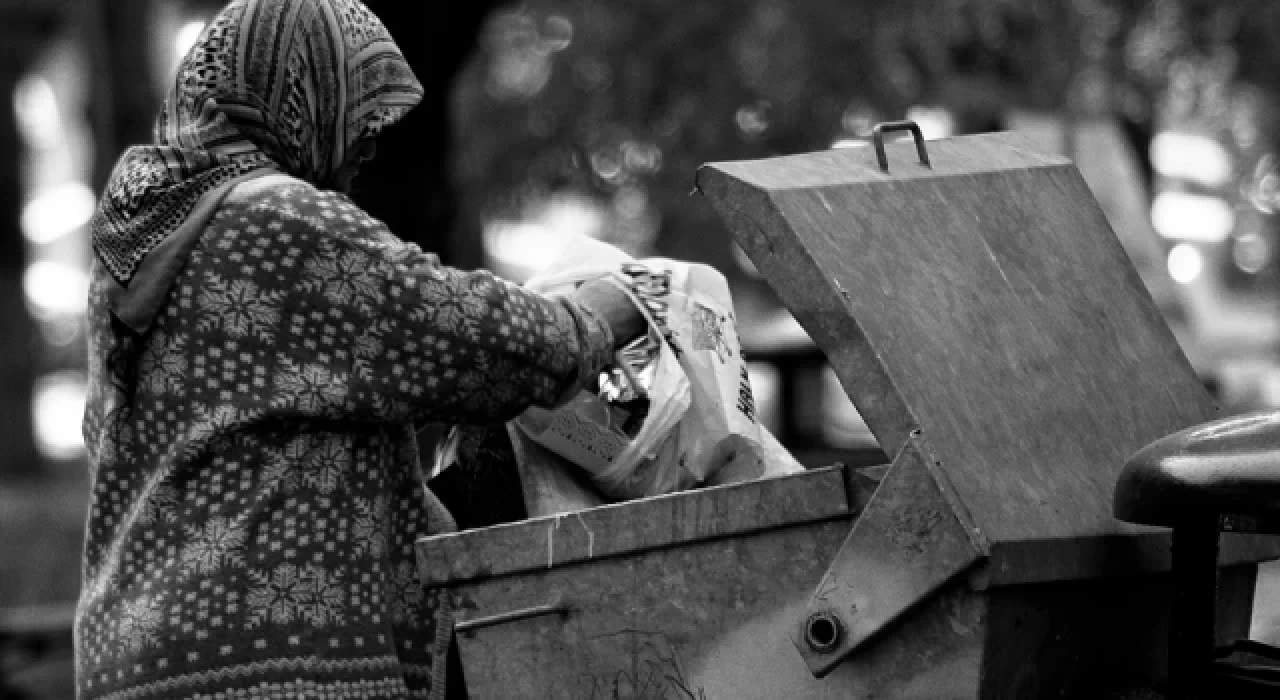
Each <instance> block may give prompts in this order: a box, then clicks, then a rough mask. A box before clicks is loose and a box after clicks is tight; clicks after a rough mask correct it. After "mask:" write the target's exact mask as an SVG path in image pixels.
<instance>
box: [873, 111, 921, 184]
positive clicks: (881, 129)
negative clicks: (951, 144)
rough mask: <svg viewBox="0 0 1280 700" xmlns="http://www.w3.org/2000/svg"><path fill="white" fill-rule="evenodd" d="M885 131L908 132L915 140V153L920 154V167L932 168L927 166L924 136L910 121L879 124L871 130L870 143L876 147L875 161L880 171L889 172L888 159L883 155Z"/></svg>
mask: <svg viewBox="0 0 1280 700" xmlns="http://www.w3.org/2000/svg"><path fill="white" fill-rule="evenodd" d="M887 131H910V132H911V135H912V136H914V137H915V139H916V153H918V154H920V165H923V166H924V167H926V168H932V167H933V166H932V165H930V164H929V151H927V150H925V147H924V134H922V133H920V126H919V125H918V124H916V123H915V122H912V121H901V122H881V123H880V124H876V126H875V128H874V129H872V130H871V141H872V143H874V144H875V147H876V160H877V161H879V162H880V170H882V171H884V172H886V173H888V172H889V157H888V156H887V155H885V153H884V134H885V132H887Z"/></svg>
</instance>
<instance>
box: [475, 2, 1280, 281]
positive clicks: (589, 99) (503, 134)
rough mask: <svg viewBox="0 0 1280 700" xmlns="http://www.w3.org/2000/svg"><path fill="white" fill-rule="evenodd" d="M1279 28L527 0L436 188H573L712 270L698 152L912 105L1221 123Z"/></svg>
mask: <svg viewBox="0 0 1280 700" xmlns="http://www.w3.org/2000/svg"><path fill="white" fill-rule="evenodd" d="M1277 29H1280V3H1277V2H1274V0H1257V1H1252V2H1243V1H1241V2H1232V1H1224V0H898V1H897V2H892V3H884V2H875V1H872V0H802V1H800V2H783V1H781V0H719V1H715V2H712V1H705V2H692V3H690V2H679V1H677V0H639V1H631V2H623V1H621V0H532V1H530V2H526V3H524V4H521V5H518V6H509V7H506V8H503V9H501V10H499V11H497V12H495V13H494V14H493V15H491V17H490V18H489V20H488V23H487V25H486V27H485V28H484V30H483V33H482V37H481V44H480V46H481V48H480V50H479V51H478V52H477V54H476V55H475V57H474V58H473V60H472V62H471V63H470V64H469V65H468V66H467V67H466V68H465V69H464V71H463V73H462V75H461V77H460V79H459V82H458V86H457V89H456V91H455V102H454V105H453V110H454V120H455V128H456V137H457V138H456V143H455V152H454V177H455V183H456V185H457V186H458V188H459V190H460V193H461V195H462V201H461V212H462V215H463V218H464V220H469V221H472V222H479V221H485V220H489V219H493V218H518V217H519V216H520V213H521V211H522V210H524V209H525V208H526V207H528V206H530V205H531V204H535V203H537V202H540V201H543V200H545V199H546V198H547V197H548V196H550V195H551V194H552V193H555V192H563V191H573V192H578V193H584V194H588V195H591V196H594V197H597V198H599V199H600V200H601V201H605V202H609V203H611V205H612V209H613V218H612V221H611V222H610V224H609V226H608V231H609V233H608V235H609V238H610V239H611V240H613V241H614V242H616V243H619V244H621V245H623V246H624V247H625V248H629V249H631V250H633V251H636V252H646V251H650V250H652V249H654V248H656V249H657V250H659V251H661V253H663V254H665V255H672V256H677V257H686V258H695V259H701V260H705V261H707V262H711V263H713V264H716V265H718V266H720V267H721V269H726V270H730V269H732V268H733V267H734V265H733V263H732V262H731V261H730V257H729V256H730V252H729V246H728V244H727V243H726V242H720V241H725V240H727V239H725V238H724V237H723V234H721V233H719V231H720V228H719V223H718V222H717V221H716V220H715V217H714V216H713V215H712V213H711V211H710V209H709V207H706V206H705V205H702V204H701V203H699V202H697V201H696V200H693V201H691V200H690V199H689V198H688V197H687V195H688V194H689V191H690V189H691V186H692V184H693V175H694V173H695V170H696V168H697V167H698V166H699V165H701V164H702V163H705V162H708V161H714V160H724V159H738V158H753V157H764V156H769V155H775V154H782V153H795V152H803V151H811V150H818V149H824V148H829V147H830V146H831V145H832V143H833V142H834V141H836V140H838V139H842V138H857V137H860V136H864V135H865V134H866V133H867V132H868V131H869V129H870V128H871V126H872V125H873V124H874V123H875V122H877V121H883V120H888V119H897V118H902V116H903V115H904V114H905V112H906V110H907V109H908V108H909V107H910V106H912V105H933V106H944V107H946V108H947V109H948V110H950V111H951V112H952V113H953V114H954V115H955V117H956V128H957V130H958V131H960V132H974V131H983V130H989V129H993V128H1000V119H1001V115H1002V113H1003V111H1004V110H1005V109H1007V108H1010V107H1018V108H1031V109H1039V110H1051V111H1056V112H1059V113H1066V114H1078V115H1085V114H1088V115H1096V114H1099V113H1110V114H1115V115H1118V116H1120V117H1122V118H1123V119H1125V120H1126V121H1127V122H1129V123H1130V124H1132V125H1137V127H1138V129H1139V131H1143V130H1146V131H1147V132H1149V129H1150V125H1151V124H1152V121H1153V118H1154V116H1155V115H1156V114H1159V113H1162V112H1164V111H1167V110H1170V109H1172V110H1182V111H1184V112H1187V113H1189V114H1190V113H1196V114H1199V113H1200V112H1207V113H1209V114H1210V115H1211V116H1212V115H1214V114H1215V113H1216V112H1220V113H1221V114H1219V115H1218V116H1219V117H1221V118H1222V119H1224V120H1225V119H1228V118H1229V114H1230V110H1229V106H1230V104H1231V102H1232V99H1233V98H1232V94H1231V93H1230V91H1229V88H1230V86H1233V85H1235V84H1236V83H1237V82H1238V81H1239V80H1241V79H1243V80H1247V81H1251V82H1252V83H1253V84H1254V85H1256V86H1259V89H1261V90H1262V91H1263V92H1264V93H1266V94H1271V93H1275V92H1276V91H1277V90H1278V89H1280V52H1278V51H1277V50H1276V49H1275V48H1273V46H1272V44H1273V42H1272V40H1271V39H1272V37H1273V36H1274V35H1275V32H1276V30H1277ZM1253 126H1254V128H1255V131H1263V132H1266V133H1267V134H1268V135H1269V134H1270V133H1272V132H1274V131H1275V129H1274V128H1272V125H1270V124H1266V125H1262V126H1259V125H1258V124H1256V123H1255V124H1253ZM711 231H714V232H715V235H714V236H709V235H702V234H703V232H711ZM739 282H741V280H739Z"/></svg>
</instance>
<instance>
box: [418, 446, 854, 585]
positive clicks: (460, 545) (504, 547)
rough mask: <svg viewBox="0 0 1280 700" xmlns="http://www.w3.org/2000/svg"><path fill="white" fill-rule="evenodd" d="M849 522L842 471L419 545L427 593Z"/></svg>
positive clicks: (670, 498) (473, 532)
mask: <svg viewBox="0 0 1280 700" xmlns="http://www.w3.org/2000/svg"><path fill="white" fill-rule="evenodd" d="M850 515H851V512H850V506H849V500H848V498H847V496H846V492H845V479H844V475H843V468H842V467H828V468H823V469H812V470H809V471H805V472H802V473H800V474H794V475H790V476H785V477H779V478H776V479H762V480H759V481H751V482H745V483H741V484H731V485H728V486H716V487H712V488H706V489H699V490H697V491H687V492H684V493H676V494H671V495H668V496H659V497H656V498H646V499H642V500H638V501H631V502H628V503H619V504H615V505H610V506H603V507H600V508H592V509H590V510H585V511H581V512H578V513H572V514H567V515H557V516H548V517H545V518H535V519H533V520H525V521H522V522H518V523H511V524H508V525H498V526H495V527H488V528H483V529H479V530H468V531H465V532H459V533H452V534H448V535H439V536H436V537H427V538H423V539H421V540H419V541H418V543H417V554H418V567H419V570H420V572H421V576H422V578H423V581H424V583H425V584H426V585H435V584H440V583H458V582H461V581H465V580H468V579H472V578H477V577H491V576H500V575H504V574H512V573H519V572H523V571H533V570H537V569H547V568H550V567H552V566H559V565H564V564H570V563H574V562H582V561H590V560H592V559H600V558H605V557H610V556H613V555H616V554H619V553H628V554H632V553H636V552H641V551H644V550H646V549H652V548H655V547H666V546H670V545H675V544H682V543H689V542H696V541H699V540H704V539H710V538H715V537H726V536H730V535H742V534H746V533H751V532H755V531H759V530H765V529H769V528H775V527H781V526H784V525H796V524H802V523H808V522H815V521H821V520H829V519H831V518H847V517H849V516H850Z"/></svg>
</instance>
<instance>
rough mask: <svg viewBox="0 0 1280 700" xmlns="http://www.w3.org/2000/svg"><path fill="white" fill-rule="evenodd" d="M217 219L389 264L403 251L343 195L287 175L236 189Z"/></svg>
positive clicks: (398, 242)
mask: <svg viewBox="0 0 1280 700" xmlns="http://www.w3.org/2000/svg"><path fill="white" fill-rule="evenodd" d="M221 214H222V215H223V216H227V217H234V218H235V219H239V220H242V221H243V222H244V223H246V224H252V225H254V228H255V229H266V230H272V229H275V230H288V231H290V232H291V233H294V234H299V235H302V236H307V237H315V238H317V239H325V240H329V241H332V242H337V241H341V242H342V243H344V244H346V245H350V246H355V247H357V248H361V249H365V250H366V251H367V252H369V253H372V254H375V255H377V256H378V257H384V256H385V257H389V258H390V259H391V260H395V259H397V258H399V257H400V255H399V251H398V248H400V247H403V246H406V245H408V244H406V243H404V242H403V241H401V240H400V239H399V238H397V237H396V236H395V235H394V234H392V233H391V231H390V230H389V229H388V228H387V227H386V225H385V224H383V223H382V222H381V221H379V220H378V219H375V218H374V217H372V216H370V215H369V214H368V213H367V212H365V211H364V209H362V208H361V207H360V206H359V205H357V204H356V203H355V202H354V201H352V200H351V198H350V197H348V196H347V195H344V194H342V193H339V192H334V191H332V190H326V189H322V188H319V187H316V186H315V185H312V184H311V183H309V182H306V181H304V180H300V179H298V178H295V177H290V176H288V175H280V174H272V175H265V176H263V177H259V178H254V179H252V180H247V181H245V182H242V183H240V184H239V185H237V186H236V187H235V188H234V189H233V190H232V191H231V192H230V193H228V195H227V199H226V200H225V201H224V203H223V206H222V212H221Z"/></svg>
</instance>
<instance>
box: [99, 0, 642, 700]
mask: <svg viewBox="0 0 1280 700" xmlns="http://www.w3.org/2000/svg"><path fill="white" fill-rule="evenodd" d="M420 98H421V88H420V86H419V84H418V82H417V81H416V80H415V78H414V76H413V74H412V73H411V71H410V70H409V67H408V65H407V64H406V63H405V61H404V58H403V57H402V55H401V54H400V51H399V50H398V49H397V48H396V46H395V44H394V43H393V42H392V40H391V37H390V36H389V35H388V34H387V32H386V30H385V28H384V27H383V26H382V24H381V23H380V22H379V21H378V20H377V18H376V17H374V16H373V15H372V14H371V13H370V12H369V11H368V9H366V8H365V7H364V6H363V5H362V4H360V3H359V2H358V1H357V0H236V1H235V2H232V3H231V4H230V5H229V6H227V7H226V8H225V9H224V10H223V11H222V12H221V13H220V14H219V15H218V17H217V18H216V19H215V20H214V21H213V22H212V23H211V24H210V26H209V27H208V28H207V29H206V30H205V32H204V34H203V36H202V37H201V38H200V41H199V43H198V45H197V46H196V47H195V48H194V49H193V50H192V51H191V53H190V54H189V55H188V56H187V57H186V59H185V61H184V62H183V64H182V66H181V68H180V69H179V72H178V75H177V79H176V80H175V83H174V85H173V88H172V90H171V91H170V94H169V96H168V99H167V101H166V104H165V107H164V111H163V113H162V114H161V116H160V118H159V121H158V123H157V128H156V138H155V143H154V144H153V145H150V146H143V147H135V148H133V149H130V150H129V151H128V152H126V153H125V154H124V155H123V156H122V157H121V159H120V162H119V163H118V164H117V166H116V169H115V171H114V173H113V175H112V177H111V180H110V182H109V184H108V186H107V189H106V193H105V194H104V196H103V198H102V202H101V204H100V206H99V211H98V213H97V216H96V217H95V220H94V223H93V245H94V250H95V252H96V258H97V260H96V263H95V270H94V273H93V274H94V281H93V286H92V291H91V299H90V322H91V339H90V364H91V370H90V371H91V380H90V381H91V391H90V397H89V402H88V409H87V411H86V415H85V439H86V442H87V443H88V446H89V454H90V464H91V471H92V482H93V492H92V502H91V512H90V515H89V521H88V527H87V541H86V547H85V556H84V572H83V574H84V588H83V592H82V595H81V599H80V604H79V608H78V614H77V622H76V645H77V682H78V687H79V693H80V696H81V697H82V698H130V699H139V700H141V699H145V698H180V697H201V698H232V697H234V698H268V697H269V698H282V697H288V698H292V697H307V698H404V697H430V696H438V695H439V694H440V693H441V692H442V691H443V683H442V677H443V673H444V663H443V658H442V656H441V654H442V650H443V649H444V648H445V645H446V638H445V636H446V635H447V633H448V629H447V625H444V624H441V622H440V619H441V610H440V608H439V606H438V604H437V603H436V601H435V600H434V599H433V598H431V597H429V596H427V595H425V594H424V591H423V589H422V587H421V586H420V585H419V582H418V577H417V573H416V571H415V562H414V555H413V542H414V539H415V538H417V537H420V536H423V535H427V534H431V533H435V532H441V531H447V530H449V529H450V528H451V527H452V521H451V519H450V517H449V515H448V513H447V512H446V511H445V510H444V509H443V508H442V507H441V506H440V505H439V502H438V501H436V500H435V499H434V497H433V496H432V495H431V493H430V492H429V491H428V490H427V489H426V488H425V486H424V484H423V482H422V477H421V469H420V465H419V458H418V452H417V447H416V445H415V442H414V431H415V425H417V424H420V423H423V422H431V421H440V422H451V423H458V422H461V423H471V424H485V423H494V422H501V421H504V420H506V419H509V418H511V417H512V416H514V415H516V414H518V413H519V412H521V411H522V410H524V409H525V408H526V407H528V406H529V405H531V404H539V405H543V406H551V405H556V404H557V403H558V402H559V401H560V400H561V398H563V397H568V396H571V395H572V394H573V393H574V392H576V391H577V390H578V388H579V387H580V385H581V384H583V383H584V382H585V380H587V379H589V378H591V377H593V376H595V375H596V374H597V372H598V371H599V369H600V368H601V366H602V365H603V364H604V363H605V361H606V359H607V358H608V357H609V356H610V354H611V353H612V351H613V348H614V346H615V338H616V339H618V340H619V341H622V340H625V339H629V338H631V337H634V336H635V335H637V334H638V333H639V331H640V330H641V329H642V327H643V326H642V323H643V322H642V321H641V320H640V317H639V316H638V314H636V312H635V310H634V309H632V308H631V306H630V304H629V303H628V302H627V301H626V299H625V297H623V296H622V295H621V293H620V292H618V291H616V290H614V289H613V288H612V287H610V286H608V285H607V284H592V285H587V286H585V287H583V288H582V289H581V290H579V292H578V294H577V296H576V298H575V299H576V301H569V300H564V301H551V300H547V299H543V298H540V297H537V296H534V295H531V294H527V293H525V292H523V291H521V290H520V289H519V288H517V287H514V286H512V285H509V284H507V283H505V282H503V281H501V280H499V279H496V278H495V277H493V276H491V275H489V274H487V273H483V272H479V273H463V272H459V271H456V270H451V269H448V268H444V267H441V266H440V265H439V263H438V261H437V259H436V258H435V257H434V256H431V255H427V254H424V253H422V252H421V251H420V250H419V249H418V248H416V247H415V246H412V245H408V244H405V243H403V242H402V241H400V240H399V239H397V238H396V237H395V236H393V235H391V233H390V232H388V231H387V230H386V229H385V227H383V226H382V225H381V224H380V223H379V222H377V221H375V220H373V219H371V218H369V217H368V216H367V215H366V214H365V213H364V212H362V211H361V210H360V209H359V208H358V207H356V206H355V205H354V204H353V203H352V202H351V201H350V200H349V199H348V198H346V197H345V196H344V195H342V194H340V193H338V192H335V191H333V190H345V189H346V188H348V187H349V185H350V182H351V179H352V178H353V177H354V176H355V173H356V171H357V170H358V169H359V165H360V163H361V162H362V161H363V160H365V159H367V158H369V157H371V156H372V153H373V148H372V142H373V139H374V137H376V135H377V134H378V132H379V131H380V130H381V129H383V128H385V127H387V126H389V125H391V124H393V123H394V122H395V121H396V120H397V119H399V118H400V117H401V116H402V115H403V114H404V113H405V112H407V111H408V110H409V109H411V108H412V107H413V106H414V105H415V104H417V102H418V101H419V99H420Z"/></svg>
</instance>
